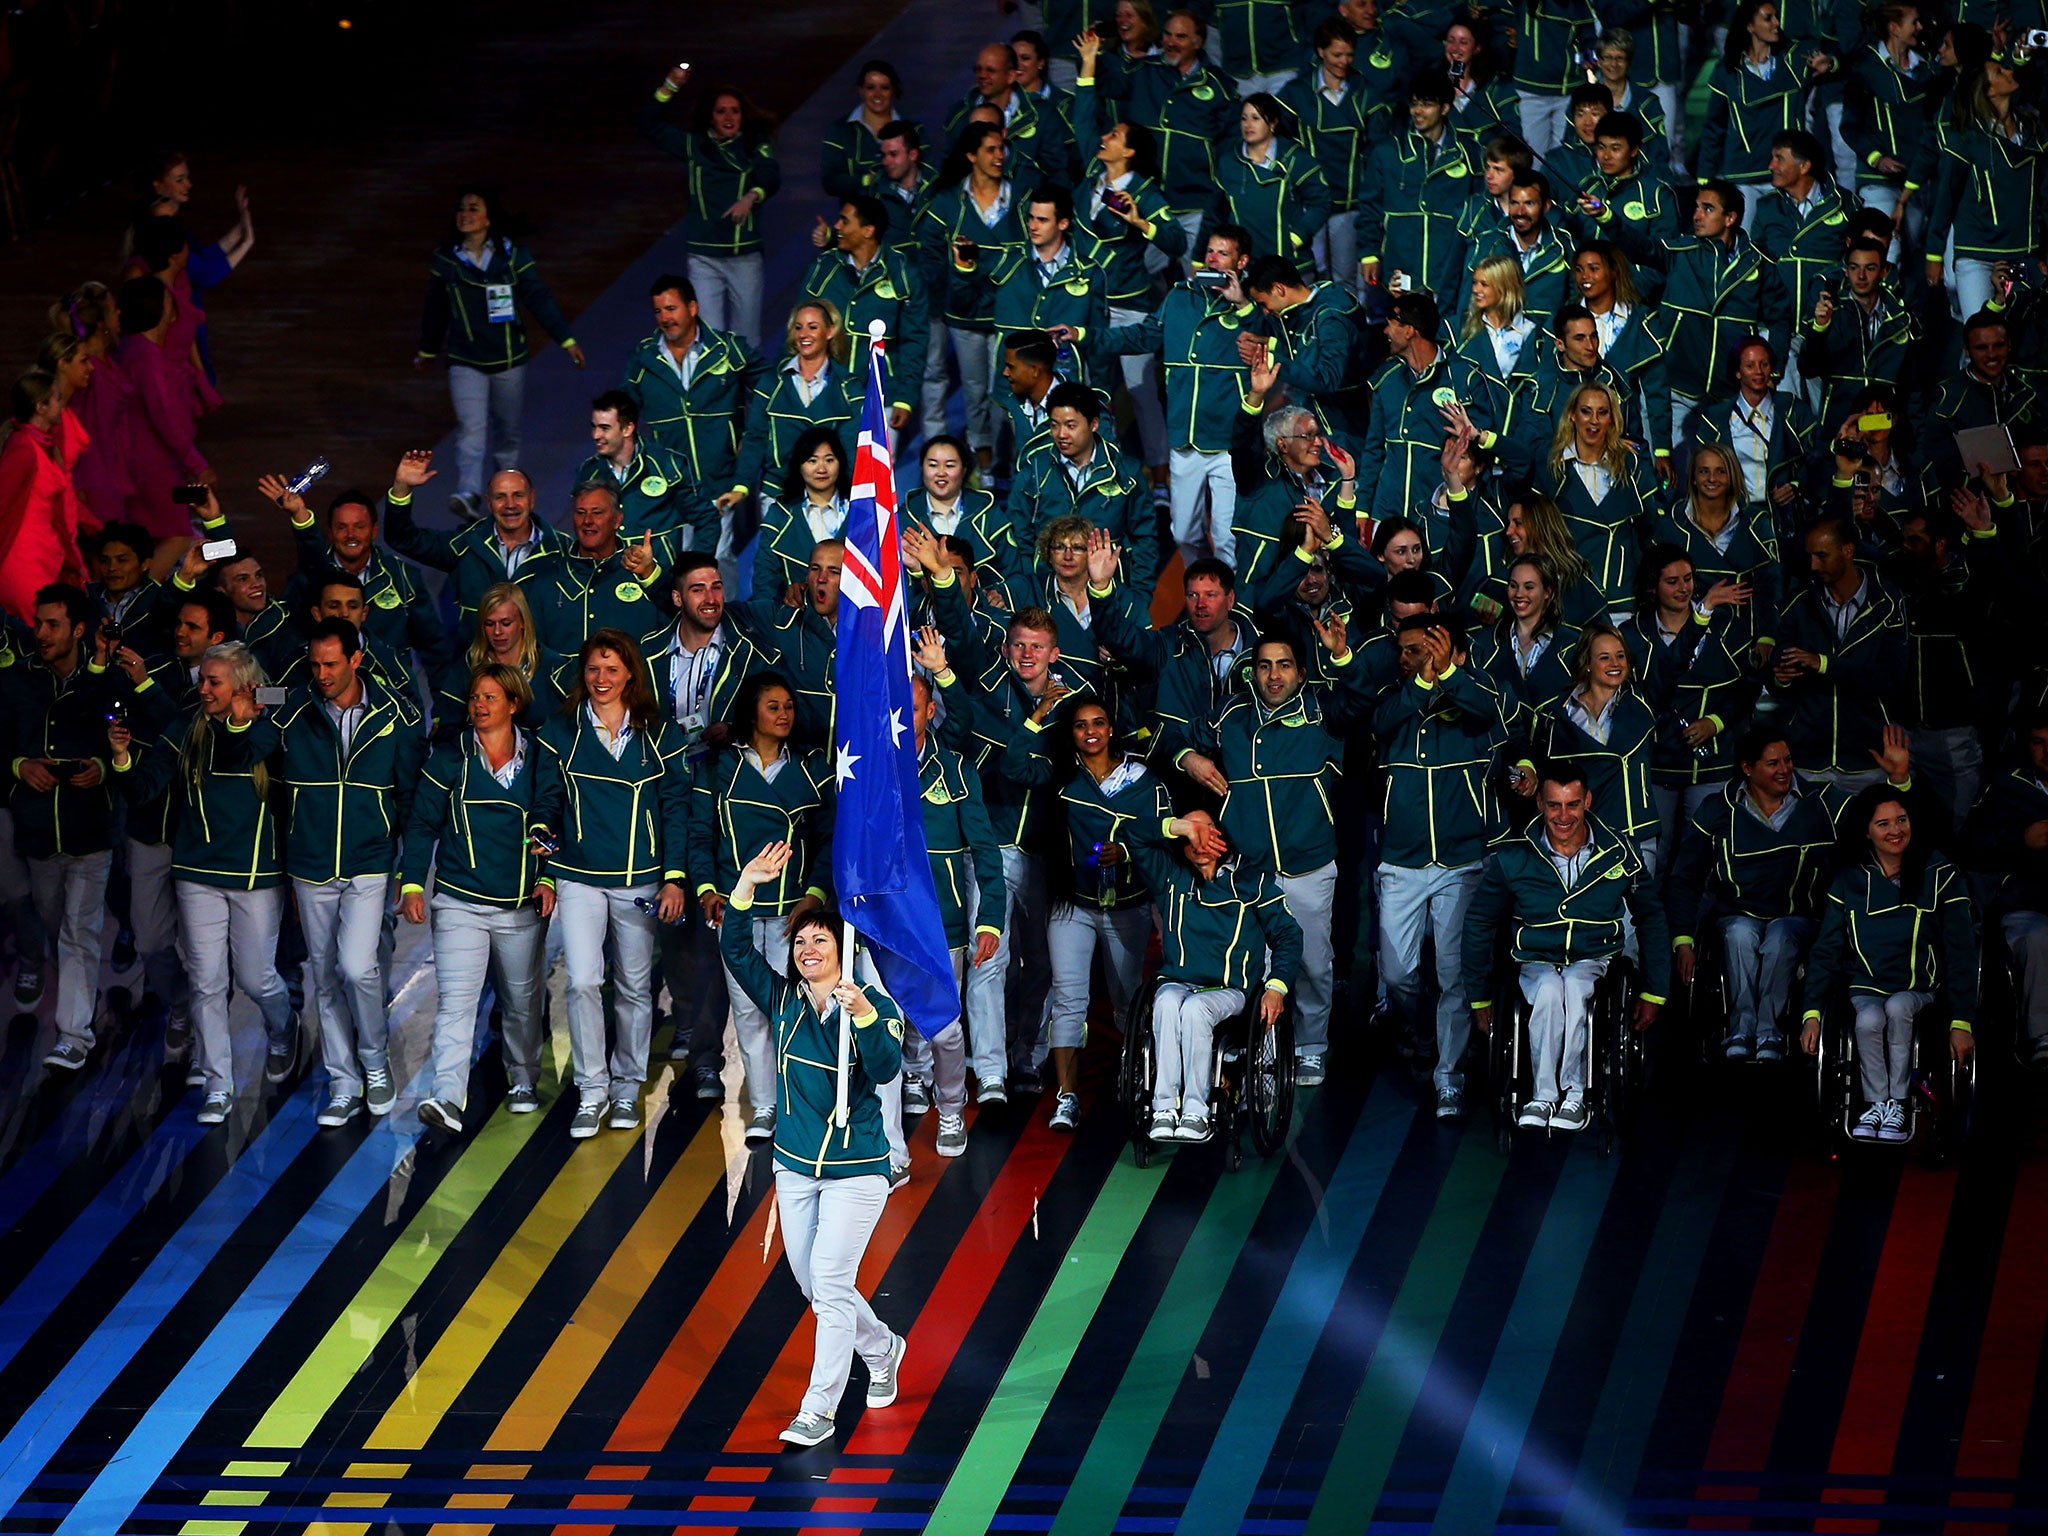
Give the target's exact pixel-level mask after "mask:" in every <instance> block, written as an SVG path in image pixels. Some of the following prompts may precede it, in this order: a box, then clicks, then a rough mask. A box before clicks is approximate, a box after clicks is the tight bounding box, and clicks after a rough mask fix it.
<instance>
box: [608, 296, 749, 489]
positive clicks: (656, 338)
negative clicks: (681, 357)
mask: <svg viewBox="0 0 2048 1536" xmlns="http://www.w3.org/2000/svg"><path fill="white" fill-rule="evenodd" d="M697 343H698V345H699V346H700V347H701V348H702V355H701V356H699V357H698V358H697V360H696V361H695V363H693V364H692V365H691V370H690V382H689V385H688V387H687V388H686V387H685V386H684V384H683V375H682V372H681V371H680V369H679V368H678V366H677V364H676V362H675V355H674V354H673V353H672V352H670V351H669V349H668V343H667V342H666V341H665V340H664V339H663V338H662V336H661V333H660V332H658V331H657V332H656V333H655V334H654V335H652V336H646V337H642V338H641V340H640V343H639V345H638V346H636V347H634V348H633V355H632V356H631V357H630V358H628V359H627V360H626V373H625V377H624V378H623V379H622V380H621V381H620V387H621V388H623V389H625V390H626V391H627V392H628V393H630V394H631V395H632V396H633V398H634V399H636V400H638V401H639V402H640V431H641V433H642V435H643V436H645V437H650V438H652V439H653V440H654V445H655V446H656V447H658V448H666V449H667V450H668V451H669V452H670V453H673V454H674V455H676V457H678V458H679V459H681V460H682V461H683V462H684V463H685V464H687V465H688V466H689V467H690V470H691V472H692V473H693V474H694V475H695V476H696V477H697V483H698V485H699V486H701V487H702V488H703V490H704V493H705V494H706V495H709V496H720V495H723V494H724V493H725V492H726V491H729V490H731V489H732V488H733V487H734V486H735V485H738V484H739V483H740V482H739V481H738V479H737V478H736V476H735V474H734V471H735V470H736V468H737V467H738V464H739V454H740V435H741V433H742V432H743V431H744V430H745V428H746V423H747V407H748V406H750V405H752V404H753V403H754V391H755V390H756V389H757V388H759V387H760V383H761V380H762V379H763V378H764V377H765V376H766V375H767V372H768V365H767V363H765V362H764V361H763V360H762V358H761V354H760V353H758V352H756V351H755V350H754V348H753V345H752V344H751V343H750V342H748V341H747V340H746V338H745V337H743V336H735V335H732V334H730V333H729V332H725V331H714V330H712V329H711V328H710V327H709V326H701V325H700V326H699V327H698V328H697ZM749 489H751V487H749Z"/></svg>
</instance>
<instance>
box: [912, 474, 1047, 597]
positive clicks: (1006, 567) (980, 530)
mask: <svg viewBox="0 0 2048 1536" xmlns="http://www.w3.org/2000/svg"><path fill="white" fill-rule="evenodd" d="M903 521H904V523H906V524H911V523H915V524H916V525H917V526H918V527H920V528H923V529H926V530H928V531H929V532H932V533H944V532H950V533H951V534H952V535H953V537H955V538H960V539H965V540H966V541H967V542H968V543H969V544H971V545H972V546H973V547H974V565H975V569H976V571H977V572H978V573H979V579H980V581H981V582H982V583H983V584H988V583H990V582H993V583H994V584H995V586H996V587H997V588H998V590H1001V589H1004V588H1007V586H1008V585H1009V583H1011V582H1013V581H1023V580H1025V579H1027V578H1028V577H1029V576H1030V575H1031V574H1032V566H1033V563H1034V562H1033V559H1032V555H1031V553H1030V552H1029V551H1027V550H1025V549H1022V548H1020V547H1019V545H1018V543H1017V533H1016V530H1015V529H1014V528H1013V527H1012V526H1011V525H1010V514H1009V512H1008V510H1007V509H1006V508H1004V507H1002V506H999V505H998V504H997V503H996V499H995V497H994V496H993V495H991V494H990V493H989V492H987V491H980V490H976V489H974V488H973V487H972V486H962V487H961V489H960V499H959V500H958V501H956V502H954V503H953V511H952V513H951V514H950V515H949V516H948V517H947V518H945V519H939V518H935V517H934V516H933V514H932V501H931V496H930V495H929V494H928V493H927V492H926V491H925V488H924V487H923V486H921V485H920V486H918V487H917V488H916V489H915V490H913V491H911V492H909V493H908V494H906V495H905V496H904V498H903ZM942 521H944V522H950V523H951V524H952V527H951V528H950V530H948V529H944V528H941V527H939V526H937V525H938V524H939V523H940V522H942Z"/></svg>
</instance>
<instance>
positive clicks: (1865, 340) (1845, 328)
mask: <svg viewBox="0 0 2048 1536" xmlns="http://www.w3.org/2000/svg"><path fill="white" fill-rule="evenodd" d="M1799 334H1800V349H1799V374H1800V377H1801V378H1806V379H1818V380H1820V381H1821V386H1822V391H1823V393H1822V396H1821V412H1820V414H1821V420H1823V421H1830V422H1837V423H1839V422H1840V421H1841V419H1842V417H1843V416H1844V415H1845V414H1846V413H1847V410H1848V407H1849V406H1850V405H1851V404H1852V403H1853V402H1854V401H1855V400H1856V399H1858V398H1859V397H1862V396H1864V395H1866V394H1867V393H1868V392H1869V390H1870V388H1871V386H1872V385H1876V384H1881V385H1883V386H1884V387H1885V388H1886V389H1889V390H1891V391H1893V393H1895V394H1900V395H1903V394H1905V393H1906V390H1905V382H1906V377H1907V373H1908V371H1909V369H1910V368H1911V366H1912V363H1913V360H1914V358H1915V356H1916V355H1917V354H1918V353H1919V350H1920V321H1919V319H1918V318H1917V317H1916V316H1915V315H1914V313H1913V311H1912V310H1911V309H1909V308H1908V307H1907V306H1906V303H1905V300H1904V297H1903V296H1902V295H1901V294H1900V292H1899V290H1898V289H1897V288H1896V287H1894V286H1893V285H1891V284H1885V285H1884V286H1883V287H1881V288H1879V290H1878V293H1877V302H1876V304H1875V306H1874V307H1873V308H1872V309H1871V311H1870V312H1869V314H1867V315H1866V314H1865V313H1864V310H1863V306H1862V305H1860V304H1858V303H1857V302H1856V300H1855V299H1854V298H1853V297H1851V296H1850V294H1849V292H1848V289H1847V286H1846V285H1844V288H1843V293H1842V301H1841V302H1840V303H1839V304H1837V305H1836V306H1835V313H1834V316H1833V317H1832V319H1831V320H1830V321H1829V323H1828V326H1827V328H1826V329H1825V330H1817V329H1815V328H1814V324H1813V318H1812V310H1811V309H1809V310H1808V311H1807V313H1806V316H1805V317H1804V318H1803V319H1802V320H1801V322H1800V332H1799Z"/></svg>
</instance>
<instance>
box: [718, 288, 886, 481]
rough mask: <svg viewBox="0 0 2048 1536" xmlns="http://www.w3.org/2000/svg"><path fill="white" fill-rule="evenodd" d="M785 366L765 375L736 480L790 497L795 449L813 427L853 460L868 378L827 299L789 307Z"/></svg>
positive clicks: (750, 413)
mask: <svg viewBox="0 0 2048 1536" xmlns="http://www.w3.org/2000/svg"><path fill="white" fill-rule="evenodd" d="M783 337H784V342H785V346H784V351H783V357H782V363H781V365H780V366H779V367H778V368H777V369H776V370H775V371H774V372H773V373H771V374H769V375H768V376H767V377H766V378H764V379H763V380H762V381H761V384H760V387H759V388H757V389H756V390H755V391H754V402H753V404H752V405H751V406H750V407H749V408H748V410H747V433H746V436H745V437H744V438H743V439H742V440H741V442H740V464H739V476H738V479H739V483H740V484H741V485H750V486H753V487H755V488H756V489H757V490H759V491H760V492H761V494H762V495H764V496H774V497H787V496H788V495H790V494H791V493H792V491H793V490H794V489H795V488H794V487H793V486H792V485H791V484H790V482H789V477H788V474H787V470H788V466H789V463H790V457H789V455H790V450H791V449H792V448H794V447H795V446H796V440H797V439H798V438H799V437H801V436H803V434H804V433H805V432H806V431H807V430H808V429H810V428H812V427H830V428H831V429H832V430H833V431H834V432H835V433H837V434H838V436H839V438H840V440H841V441H842V442H843V443H845V445H846V462H847V463H849V464H851V463H852V462H853V448H854V444H855V443H856V442H858V441H859V439H860V409H861V401H862V399H863V398H864V397H865V395H866V393H867V385H866V381H865V380H864V379H862V378H861V377H859V376H858V375H857V374H855V372H854V370H853V366H852V357H853V341H852V338H851V337H849V336H848V335H847V334H846V323H845V321H844V320H843V319H842V318H841V316H840V313H839V309H838V306H837V305H835V304H833V303H832V301H831V300H830V299H805V300H804V301H803V302H802V303H801V304H799V305H797V307H796V308H795V309H793V310H791V311H790V312H789V327H788V329H787V330H785V331H784V332H783Z"/></svg>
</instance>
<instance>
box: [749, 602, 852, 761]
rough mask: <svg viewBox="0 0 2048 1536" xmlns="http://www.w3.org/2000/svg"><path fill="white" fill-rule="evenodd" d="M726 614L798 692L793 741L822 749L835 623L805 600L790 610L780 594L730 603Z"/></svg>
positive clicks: (828, 731) (828, 721) (830, 700)
mask: <svg viewBox="0 0 2048 1536" xmlns="http://www.w3.org/2000/svg"><path fill="white" fill-rule="evenodd" d="M725 611H726V614H727V616H728V617H729V618H731V619H732V620H733V621H734V622H735V623H737V624H738V626H739V628H740V632H741V633H742V634H744V635H745V636H746V637H747V638H748V639H749V640H751V641H753V643H754V644H755V645H757V646H759V647H760V649H761V654H762V655H764V656H766V657H767V658H768V662H769V665H770V666H771V667H773V668H774V670H775V671H777V672H779V673H781V674H782V677H783V680H784V681H786V682H787V683H788V684H789V685H790V687H792V688H794V689H795V690H796V736H795V738H794V739H795V740H796V741H797V742H798V743H799V744H800V745H803V746H822V745H824V744H825V743H826V742H827V740H829V739H830V737H831V735H832V711H833V708H834V703H835V697H836V696H835V693H834V687H833V678H834V677H835V676H836V675H837V670H838V669H837V656H838V650H839V632H838V630H837V628H836V627H835V624H834V621H833V620H831V619H828V618H826V617H825V616H824V615H822V614H820V613H819V612H818V611H817V609H815V608H813V607H812V606H811V604H810V601H809V600H808V599H806V600H805V601H804V602H803V603H802V604H801V605H800V606H798V607H795V608H791V607H789V606H788V605H787V604H785V603H784V602H783V601H782V599H781V594H780V593H773V594H761V595H758V596H756V597H753V598H751V599H749V600H748V601H747V602H744V603H736V604H729V605H728V606H727V607H726V610H725Z"/></svg>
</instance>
